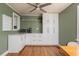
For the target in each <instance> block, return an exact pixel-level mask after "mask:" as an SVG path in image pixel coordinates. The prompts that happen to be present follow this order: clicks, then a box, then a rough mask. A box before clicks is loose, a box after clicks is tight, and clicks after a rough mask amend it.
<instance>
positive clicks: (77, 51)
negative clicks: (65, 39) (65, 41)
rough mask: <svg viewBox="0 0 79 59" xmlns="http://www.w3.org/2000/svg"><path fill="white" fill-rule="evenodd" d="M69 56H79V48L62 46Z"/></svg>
mask: <svg viewBox="0 0 79 59" xmlns="http://www.w3.org/2000/svg"><path fill="white" fill-rule="evenodd" d="M60 48H61V49H63V50H64V51H65V52H66V53H67V54H68V55H69V56H79V46H60Z"/></svg>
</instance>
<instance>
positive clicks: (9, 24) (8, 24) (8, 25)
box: [2, 12, 20, 31]
mask: <svg viewBox="0 0 79 59" xmlns="http://www.w3.org/2000/svg"><path fill="white" fill-rule="evenodd" d="M19 29H20V16H19V15H18V14H16V13H14V12H13V17H10V16H8V15H5V14H3V15H2V30H3V31H17V30H19Z"/></svg>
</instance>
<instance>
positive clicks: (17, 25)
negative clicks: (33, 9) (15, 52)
mask: <svg viewBox="0 0 79 59" xmlns="http://www.w3.org/2000/svg"><path fill="white" fill-rule="evenodd" d="M19 29H20V16H19V15H18V14H16V13H14V12H13V30H14V31H17V30H19Z"/></svg>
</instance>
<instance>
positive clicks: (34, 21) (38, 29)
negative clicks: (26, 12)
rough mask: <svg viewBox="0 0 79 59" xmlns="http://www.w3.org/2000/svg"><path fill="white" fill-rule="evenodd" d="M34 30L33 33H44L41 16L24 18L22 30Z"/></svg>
mask: <svg viewBox="0 0 79 59" xmlns="http://www.w3.org/2000/svg"><path fill="white" fill-rule="evenodd" d="M28 28H32V33H42V19H41V17H39V16H22V17H21V29H28Z"/></svg>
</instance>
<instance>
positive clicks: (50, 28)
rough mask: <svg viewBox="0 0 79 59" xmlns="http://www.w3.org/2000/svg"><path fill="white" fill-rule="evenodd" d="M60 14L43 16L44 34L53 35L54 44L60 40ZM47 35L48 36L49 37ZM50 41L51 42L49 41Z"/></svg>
mask: <svg viewBox="0 0 79 59" xmlns="http://www.w3.org/2000/svg"><path fill="white" fill-rule="evenodd" d="M58 30H59V26H58V13H44V14H43V34H45V35H47V34H48V35H51V37H52V42H53V43H58V41H59V40H58V39H59V35H58V34H59V32H58ZM48 35H47V36H48ZM48 41H51V40H49V39H48Z"/></svg>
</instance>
